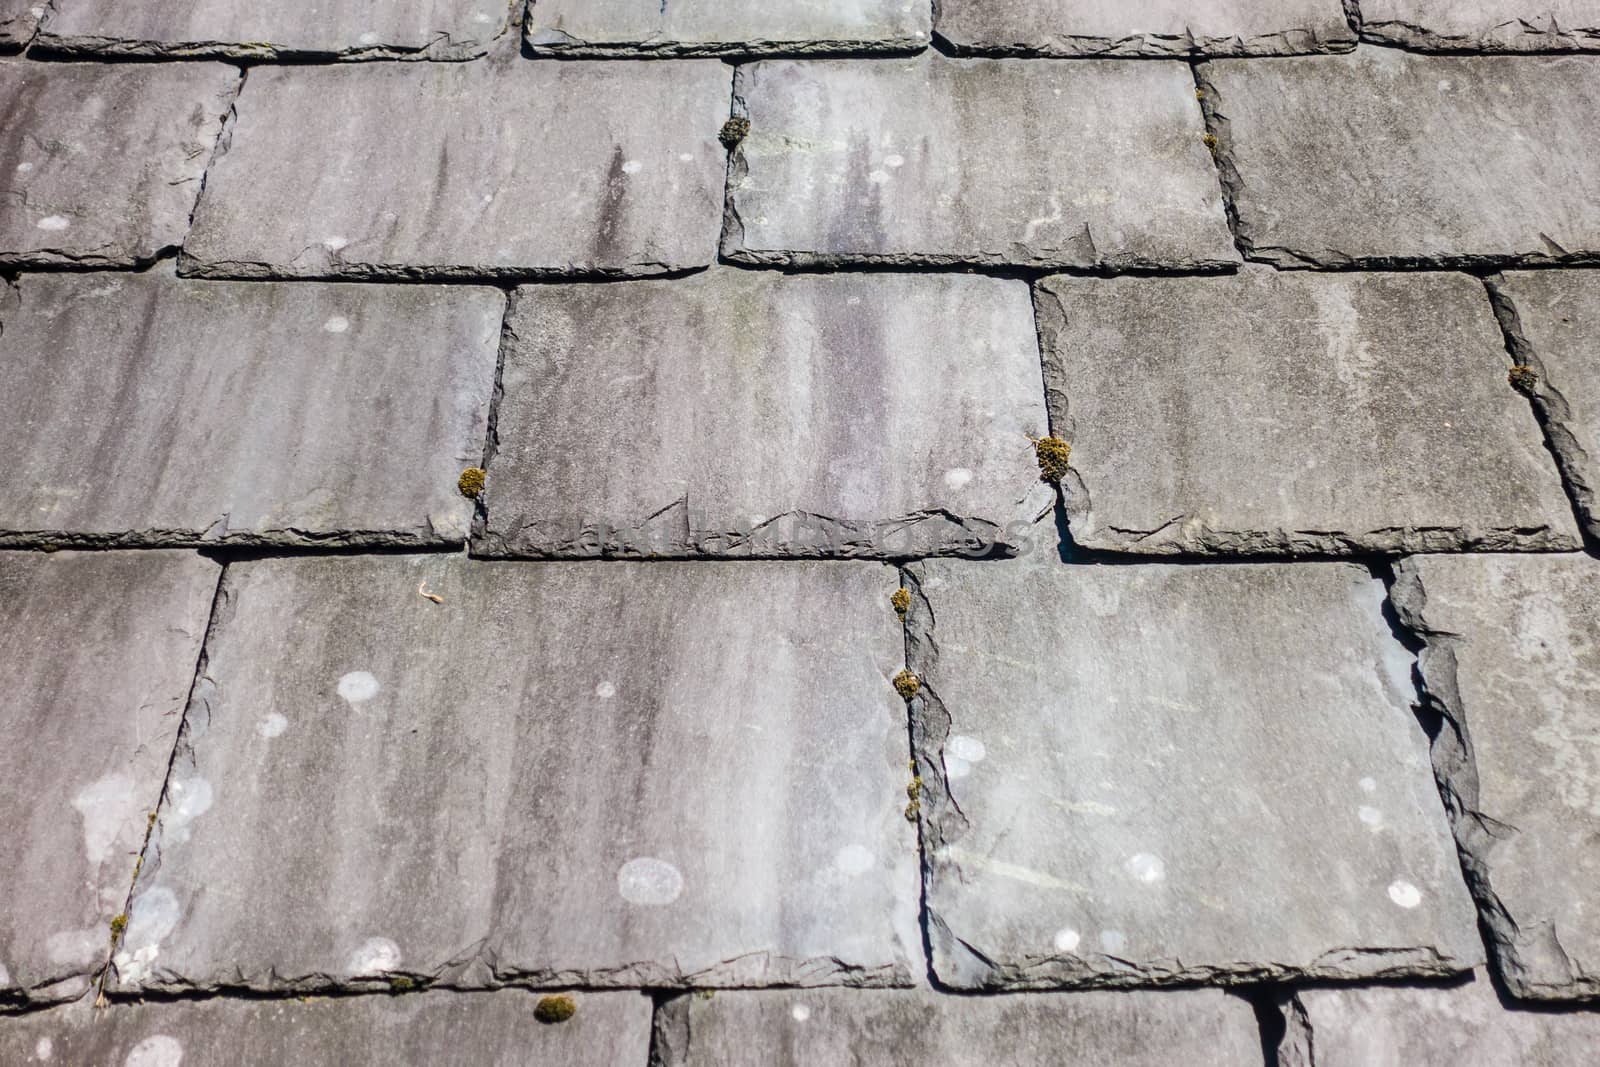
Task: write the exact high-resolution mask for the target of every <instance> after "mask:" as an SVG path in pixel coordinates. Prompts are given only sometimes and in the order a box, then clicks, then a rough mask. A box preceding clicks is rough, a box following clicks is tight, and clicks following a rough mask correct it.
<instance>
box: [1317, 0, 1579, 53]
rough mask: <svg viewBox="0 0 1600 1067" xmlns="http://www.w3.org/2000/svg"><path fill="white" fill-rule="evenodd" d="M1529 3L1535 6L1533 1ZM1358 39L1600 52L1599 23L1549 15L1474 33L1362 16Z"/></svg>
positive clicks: (1433, 48)
mask: <svg viewBox="0 0 1600 1067" xmlns="http://www.w3.org/2000/svg"><path fill="white" fill-rule="evenodd" d="M1346 2H1347V3H1350V2H1351V0H1346ZM1529 6H1530V9H1534V7H1533V5H1529ZM1361 40H1363V41H1365V42H1368V43H1370V44H1384V45H1398V46H1400V47H1402V48H1408V49H1412V50H1414V51H1418V52H1481V53H1486V54H1526V53H1529V52H1600V26H1562V25H1560V24H1559V23H1557V22H1556V21H1555V19H1554V18H1550V19H1549V20H1548V27H1547V28H1540V27H1538V26H1536V25H1534V24H1533V23H1531V22H1529V21H1528V20H1527V19H1520V18H1518V19H1508V20H1506V21H1505V22H1501V23H1498V24H1495V25H1492V26H1484V27H1483V28H1482V29H1480V30H1479V31H1478V32H1476V33H1443V32H1440V31H1438V30H1435V29H1433V28H1431V27H1429V26H1425V25H1421V24H1419V23H1415V22H1406V21H1405V20H1403V19H1385V20H1383V21H1372V20H1370V19H1362V20H1361Z"/></svg>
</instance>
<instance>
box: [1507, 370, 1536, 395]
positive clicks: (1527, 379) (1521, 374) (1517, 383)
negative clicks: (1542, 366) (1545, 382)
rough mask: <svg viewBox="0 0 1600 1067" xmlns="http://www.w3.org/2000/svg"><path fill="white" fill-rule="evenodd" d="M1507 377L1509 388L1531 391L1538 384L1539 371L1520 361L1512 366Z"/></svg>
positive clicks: (1524, 391) (1520, 391) (1522, 391)
mask: <svg viewBox="0 0 1600 1067" xmlns="http://www.w3.org/2000/svg"><path fill="white" fill-rule="evenodd" d="M1507 377H1508V378H1509V379H1510V381H1511V388H1513V389H1515V390H1516V391H1517V392H1519V393H1531V392H1533V390H1534V389H1535V388H1536V387H1537V386H1538V384H1539V372H1538V371H1536V370H1534V369H1533V368H1532V367H1529V366H1527V365H1525V364H1522V363H1519V364H1517V365H1516V366H1515V367H1512V368H1511V372H1510V374H1509V375H1508V376H1507Z"/></svg>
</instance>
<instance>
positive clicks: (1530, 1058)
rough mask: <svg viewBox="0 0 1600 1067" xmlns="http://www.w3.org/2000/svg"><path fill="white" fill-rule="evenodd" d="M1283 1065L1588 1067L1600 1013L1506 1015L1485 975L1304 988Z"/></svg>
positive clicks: (1599, 1037)
mask: <svg viewBox="0 0 1600 1067" xmlns="http://www.w3.org/2000/svg"><path fill="white" fill-rule="evenodd" d="M1285 1014H1286V1016H1287V1018H1288V1024H1289V1025H1288V1032H1287V1033H1286V1034H1285V1035H1284V1039H1283V1041H1282V1043H1281V1044H1280V1045H1279V1049H1278V1054H1279V1063H1280V1064H1282V1067H1415V1065H1417V1064H1452V1065H1454V1067H1589V1065H1590V1064H1592V1063H1593V1062H1594V1056H1595V1050H1596V1049H1597V1048H1600V1015H1597V1014H1593V1013H1580V1012H1571V1013H1565V1014H1555V1013H1551V1012H1530V1011H1507V1010H1506V1009H1505V1008H1503V1007H1502V1006H1501V1004H1500V1000H1499V998H1498V997H1497V996H1496V995H1495V991H1494V987H1493V986H1492V985H1490V983H1489V980H1488V978H1487V977H1485V976H1484V975H1483V974H1482V972H1480V973H1479V974H1478V975H1477V977H1476V979H1475V980H1474V981H1471V982H1467V983H1465V984H1463V985H1458V986H1442V987H1428V986H1413V987H1409V988H1408V987H1399V986H1389V987H1379V988H1371V989H1304V990H1301V991H1300V992H1299V993H1297V994H1296V995H1295V997H1294V999H1293V1001H1291V1003H1290V1004H1289V1005H1288V1009H1287V1011H1286V1012H1285Z"/></svg>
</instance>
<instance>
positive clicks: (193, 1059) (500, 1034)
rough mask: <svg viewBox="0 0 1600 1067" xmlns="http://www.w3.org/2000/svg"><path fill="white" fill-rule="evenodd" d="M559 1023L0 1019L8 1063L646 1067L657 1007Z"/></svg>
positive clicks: (82, 1015)
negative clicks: (464, 1064)
mask: <svg viewBox="0 0 1600 1067" xmlns="http://www.w3.org/2000/svg"><path fill="white" fill-rule="evenodd" d="M576 999H577V1005H578V1011H577V1014H575V1015H574V1016H573V1017H572V1018H571V1019H569V1020H568V1021H566V1022H564V1023H561V1024H560V1025H557V1026H545V1025H542V1024H540V1023H539V1022H538V1021H536V1020H535V1019H534V1017H533V1008H534V1005H535V1004H536V1003H537V1002H538V996H537V994H533V993H528V992H526V991H523V990H503V991H501V992H497V993H480V994H472V995H451V994H448V993H419V994H415V995H408V996H402V997H389V996H368V997H340V998H328V999H308V1000H305V1001H302V1000H298V999H294V1000H223V999H217V1000H198V1001H179V1002H176V1003H160V1002H152V1003H144V1004H114V1005H112V1006H111V1007H110V1008H109V1009H108V1010H106V1011H103V1012H96V1011H94V1010H92V1009H90V1008H89V1006H88V1005H87V1004H80V1005H74V1006H73V1007H71V1008H63V1009H59V1010H57V1011H53V1012H47V1013H44V1014H41V1015H31V1016H27V1017H25V1018H21V1019H0V1061H4V1062H5V1063H8V1064H18V1065H22V1064H34V1063H46V1062H49V1063H62V1064H117V1065H122V1064H126V1065H127V1067H178V1065H179V1064H180V1063H183V1064H190V1063H194V1064H223V1063H284V1064H288V1063H293V1064H303V1065H305V1067H389V1065H391V1064H402V1063H403V1064H424V1063H472V1064H484V1065H489V1064H494V1065H503V1067H512V1065H518V1067H643V1065H644V1064H645V1063H646V1062H647V1060H648V1058H649V1044H650V1001H649V999H648V998H647V997H645V996H643V995H642V994H638V993H590V994H579V995H578V996H577V998H576Z"/></svg>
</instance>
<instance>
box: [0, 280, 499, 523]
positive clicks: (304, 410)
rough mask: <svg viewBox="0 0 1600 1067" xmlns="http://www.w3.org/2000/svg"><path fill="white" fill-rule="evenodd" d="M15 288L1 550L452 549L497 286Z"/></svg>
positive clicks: (3, 381) (494, 328) (475, 432)
mask: <svg viewBox="0 0 1600 1067" xmlns="http://www.w3.org/2000/svg"><path fill="white" fill-rule="evenodd" d="M17 289H18V293H19V298H18V300H17V301H16V307H15V310H12V311H7V310H5V309H4V308H3V307H0V327H3V329H4V333H3V334H0V394H3V395H5V396H7V397H9V398H10V401H11V405H12V408H13V414H12V415H11V417H10V418H8V419H6V420H4V421H0V454H4V455H6V456H8V457H10V462H8V463H7V464H6V465H5V466H4V467H0V544H5V543H10V544H25V543H34V544H37V543H40V542H47V543H55V544H62V543H97V544H116V545H154V544H198V543H208V542H215V541H229V542H244V543H251V544H320V545H328V544H343V545H349V544H404V545H447V544H461V543H462V542H464V541H465V540H466V536H467V532H468V527H469V525H470V523H471V519H472V514H473V505H472V502H471V501H469V500H467V499H466V498H464V497H463V496H462V495H461V494H460V492H459V491H458V489H457V485H456V483H457V480H458V478H459V477H460V474H461V472H462V470H463V469H465V468H468V467H476V466H478V465H479V464H480V463H481V462H482V456H483V444H484V436H485V432H486V430H487V426H488V415H489V399H490V394H491V392H492V391H493V388H494V376H495V363H496V354H497V350H498V347H499V340H500V324H501V320H502V317H503V311H504V306H505V297H504V296H503V295H502V294H501V293H500V292H499V291H498V290H495V289H488V288H470V287H463V286H412V285H408V286H362V285H337V284H333V285H329V284H303V285H289V284H280V285H273V284H262V283H250V282H198V281H180V280H178V279H176V278H174V277H173V276H172V275H171V272H170V270H169V269H166V268H158V269H157V270H153V271H150V272H148V273H144V274H109V275H107V274H57V275H47V274H36V275H23V276H22V278H21V279H20V280H19V282H18V286H17ZM84 411H93V412H96V413H97V416H96V418H94V419H93V420H91V421H90V424H87V425H86V424H85V422H84V420H83V419H82V418H81V413H82V412H84Z"/></svg>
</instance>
